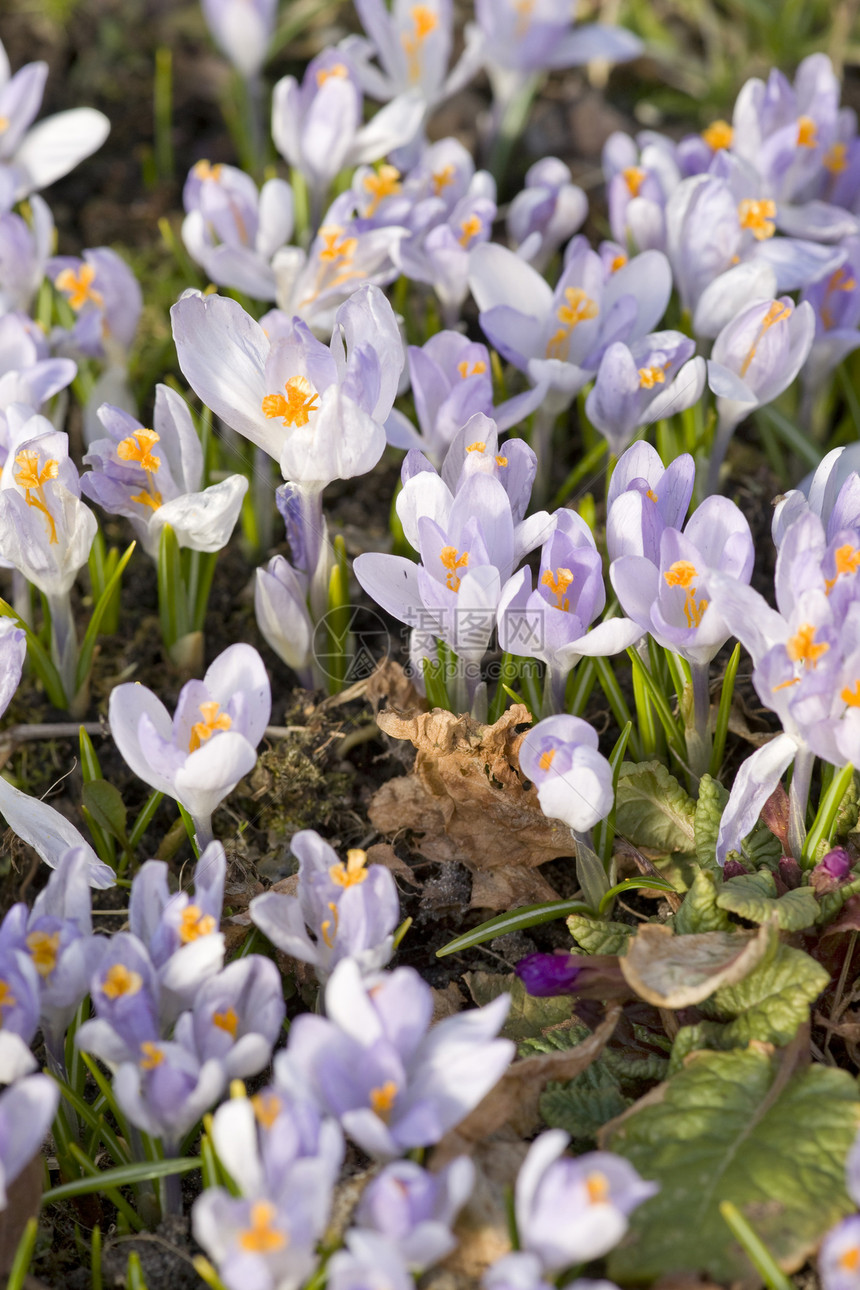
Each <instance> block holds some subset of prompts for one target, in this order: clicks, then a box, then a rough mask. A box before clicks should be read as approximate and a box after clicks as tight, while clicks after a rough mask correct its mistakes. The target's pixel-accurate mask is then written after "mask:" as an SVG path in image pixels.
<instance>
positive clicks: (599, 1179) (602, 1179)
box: [585, 1173, 609, 1205]
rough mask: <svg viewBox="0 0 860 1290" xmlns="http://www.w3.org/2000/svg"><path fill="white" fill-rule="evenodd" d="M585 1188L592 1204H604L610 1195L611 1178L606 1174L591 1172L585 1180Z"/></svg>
mask: <svg viewBox="0 0 860 1290" xmlns="http://www.w3.org/2000/svg"><path fill="white" fill-rule="evenodd" d="M585 1190H586V1191H587V1192H588V1199H589V1201H590V1202H591V1204H592V1205H602V1204H603V1203H604V1202H605V1201H606V1199H607V1197H608V1196H609V1179H608V1178H607V1177H606V1174H601V1173H593V1174H589V1175H588V1176H587V1178H586V1180H585Z"/></svg>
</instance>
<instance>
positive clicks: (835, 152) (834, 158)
mask: <svg viewBox="0 0 860 1290" xmlns="http://www.w3.org/2000/svg"><path fill="white" fill-rule="evenodd" d="M821 164H822V165H823V166H824V169H825V170H829V171H830V173H831V175H841V174H842V171H843V170H845V169H846V167H847V166H848V145H847V144H846V143H834V144H832V145H831V146H830V147H829V148H828V149H827V151H826V152H825V154H824V156H823V157H822V159H821Z"/></svg>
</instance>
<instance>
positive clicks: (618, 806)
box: [615, 761, 696, 852]
mask: <svg viewBox="0 0 860 1290" xmlns="http://www.w3.org/2000/svg"><path fill="white" fill-rule="evenodd" d="M695 814H696V805H695V803H694V802H693V800H692V798H691V797H689V796H688V795H687V793H686V792H685V791H684V789H683V788H682V787H681V785H680V784H679V783H678V781H677V779H675V777H674V775H670V774H669V772H668V770H667V769H666V767H665V766H664V765H663V763H662V762H659V761H646V762H639V763H636V762H625V763H624V764H623V766H622V767H621V774H620V775H619V777H618V792H617V794H616V801H615V822H616V828H617V830H618V832H619V833H620V834H622V835H623V836H624V837H628V838H630V839H631V841H632V842H634V843H635V844H636V845H637V846H643V847H653V848H654V849H655V850H658V851H664V852H670V851H689V850H690V849H691V848H692V847H693V846H694V845H695V828H694V820H695Z"/></svg>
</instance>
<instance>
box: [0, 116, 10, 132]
mask: <svg viewBox="0 0 860 1290" xmlns="http://www.w3.org/2000/svg"><path fill="white" fill-rule="evenodd" d="M11 124H12V123H11V121H10V120H9V118H8V116H0V134H4V133H5V131H6V130H8V129H9V126H10V125H11Z"/></svg>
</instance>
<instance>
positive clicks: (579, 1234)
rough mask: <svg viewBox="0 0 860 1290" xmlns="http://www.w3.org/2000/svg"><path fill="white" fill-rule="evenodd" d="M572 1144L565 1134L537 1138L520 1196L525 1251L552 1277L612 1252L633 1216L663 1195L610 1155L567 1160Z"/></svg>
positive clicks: (519, 1179)
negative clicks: (534, 1257)
mask: <svg viewBox="0 0 860 1290" xmlns="http://www.w3.org/2000/svg"><path fill="white" fill-rule="evenodd" d="M569 1141H570V1139H569V1137H568V1135H567V1134H566V1133H563V1132H562V1131H561V1130H560V1129H550V1130H549V1132H547V1133H542V1134H541V1135H540V1137H539V1138H536V1139H535V1141H534V1142H533V1143H532V1145H531V1147H530V1148H529V1153H528V1155H527V1156H526V1158H525V1161H524V1162H523V1165H522V1167H521V1169H520V1172H519V1175H518V1177H517V1183H516V1190H515V1194H514V1204H515V1210H516V1217H517V1231H518V1232H519V1236H520V1246H521V1248H522V1249H523V1250H525V1251H526V1252H528V1253H532V1254H536V1255H537V1257H538V1258H539V1259H540V1260H541V1263H542V1264H543V1267H544V1270H545V1271H547V1272H560V1271H561V1269H562V1268H565V1267H568V1266H569V1265H570V1264H571V1263H587V1262H590V1260H591V1259H597V1258H600V1257H602V1255H604V1254H606V1253H608V1251H609V1250H611V1249H612V1247H613V1246H614V1245H617V1244H618V1242H619V1241H620V1240H621V1238H622V1236H623V1235H624V1233H625V1232H626V1231H627V1219H628V1216H629V1215H630V1213H631V1212H632V1211H633V1210H634V1209H636V1208H637V1206H639V1205H641V1204H642V1202H643V1201H646V1200H648V1199H649V1198H650V1197H651V1196H653V1195H655V1193H656V1192H657V1191H658V1190H659V1188H658V1185H657V1184H656V1183H650V1182H643V1180H642V1179H641V1178H640V1177H639V1174H638V1173H637V1172H636V1170H635V1169H634V1168H633V1166H632V1165H631V1164H629V1163H628V1162H627V1161H626V1160H624V1159H623V1158H622V1157H621V1156H616V1155H613V1154H612V1153H611V1152H609V1151H592V1152H588V1153H587V1154H586V1155H584V1156H579V1157H578V1158H577V1159H575V1160H573V1159H571V1158H570V1157H567V1156H565V1155H564V1150H565V1148H566V1147H567V1145H568V1142H569Z"/></svg>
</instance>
